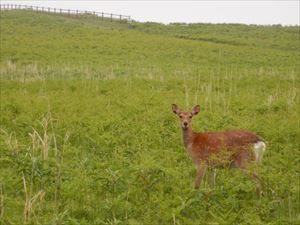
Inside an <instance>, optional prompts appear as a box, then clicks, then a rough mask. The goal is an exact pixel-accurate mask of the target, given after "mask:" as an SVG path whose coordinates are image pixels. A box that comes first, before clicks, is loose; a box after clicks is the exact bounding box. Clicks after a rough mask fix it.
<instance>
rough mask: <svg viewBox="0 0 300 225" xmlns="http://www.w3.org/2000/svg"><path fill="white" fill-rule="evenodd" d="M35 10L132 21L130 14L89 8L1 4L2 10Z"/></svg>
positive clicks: (0, 8)
mask: <svg viewBox="0 0 300 225" xmlns="http://www.w3.org/2000/svg"><path fill="white" fill-rule="evenodd" d="M19 9H22V10H34V11H37V12H46V13H57V14H63V15H69V16H71V15H75V16H76V15H93V16H96V17H99V18H101V19H102V20H104V19H108V20H110V21H124V22H128V21H131V17H130V16H125V15H120V14H113V13H104V12H95V11H88V10H72V9H61V8H51V7H41V6H31V5H16V4H0V10H19Z"/></svg>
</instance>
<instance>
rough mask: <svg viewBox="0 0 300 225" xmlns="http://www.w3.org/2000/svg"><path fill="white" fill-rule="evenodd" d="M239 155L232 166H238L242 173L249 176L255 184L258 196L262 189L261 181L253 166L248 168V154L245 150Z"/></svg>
mask: <svg viewBox="0 0 300 225" xmlns="http://www.w3.org/2000/svg"><path fill="white" fill-rule="evenodd" d="M240 156H241V157H240V158H238V160H235V162H234V166H235V167H238V168H240V169H241V170H242V171H243V172H244V174H246V175H247V176H248V177H250V178H251V180H252V181H253V182H254V183H255V186H256V194H257V195H258V196H261V194H262V191H263V186H262V182H261V179H260V178H259V176H258V175H257V173H256V172H255V168H252V169H251V168H249V167H250V166H251V165H250V164H249V159H250V156H249V155H248V154H247V152H242V153H241V154H240ZM253 170H254V171H253Z"/></svg>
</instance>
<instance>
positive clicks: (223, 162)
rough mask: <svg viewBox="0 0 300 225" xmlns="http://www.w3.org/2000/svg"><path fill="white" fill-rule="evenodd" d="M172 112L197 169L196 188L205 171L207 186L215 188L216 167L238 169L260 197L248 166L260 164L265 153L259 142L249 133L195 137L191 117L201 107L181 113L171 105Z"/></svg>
mask: <svg viewBox="0 0 300 225" xmlns="http://www.w3.org/2000/svg"><path fill="white" fill-rule="evenodd" d="M172 111H173V112H174V113H175V114H176V115H177V116H178V117H179V119H180V124H181V128H182V137H183V144H184V147H185V149H186V151H187V152H188V154H189V155H190V156H191V158H192V160H193V161H194V163H195V164H196V166H197V175H196V180H195V188H196V189H198V188H199V187H200V185H201V181H202V179H203V176H204V175H205V173H206V170H207V169H208V168H209V169H210V170H212V169H213V171H212V172H213V173H210V176H209V183H210V185H214V184H215V177H216V169H215V168H217V167H224V166H228V167H229V168H234V167H235V168H240V169H241V170H242V171H244V172H246V173H248V174H250V176H251V178H252V179H253V181H254V182H255V184H256V192H257V194H258V195H260V194H261V181H260V179H259V177H258V176H257V175H256V173H255V172H250V170H249V169H248V168H249V165H250V164H251V163H258V162H261V160H262V156H263V153H264V151H265V149H266V145H265V143H264V142H263V141H262V139H261V138H260V137H259V136H257V135H256V134H254V133H251V132H249V131H241V130H237V131H224V132H203V133H196V132H194V131H193V130H192V127H191V122H192V118H193V116H195V115H197V114H198V113H199V111H200V106H199V105H196V106H194V107H193V109H192V111H191V112H181V111H180V109H179V108H178V106H177V105H175V104H173V105H172Z"/></svg>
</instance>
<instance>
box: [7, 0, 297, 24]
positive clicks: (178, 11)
mask: <svg viewBox="0 0 300 225" xmlns="http://www.w3.org/2000/svg"><path fill="white" fill-rule="evenodd" d="M5 3H11V4H23V5H24V4H26V5H34V6H46V7H57V8H63V9H78V10H91V11H99V12H102V11H103V12H107V13H114V14H123V15H130V16H131V17H132V18H133V19H134V20H137V21H142V22H144V21H153V22H162V23H170V22H205V23H245V24H282V25H300V21H299V20H300V16H299V14H300V12H299V11H300V9H299V8H300V0H281V1H278V0H277V1H270V0H267V1H263V0H261V1H259V0H248V1H247V0H235V1H225V0H220V1H216V0H214V1H178V0H177V1H171V0H169V1H157V0H156V1H125V0H123V1H115V0H113V1H78V0H77V1H62V0H61V1H30V0H27V1H3V0H1V4H5Z"/></svg>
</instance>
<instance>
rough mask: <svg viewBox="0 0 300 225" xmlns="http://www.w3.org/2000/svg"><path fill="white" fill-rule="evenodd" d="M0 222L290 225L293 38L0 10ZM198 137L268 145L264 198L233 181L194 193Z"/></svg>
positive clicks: (241, 180)
mask: <svg viewBox="0 0 300 225" xmlns="http://www.w3.org/2000/svg"><path fill="white" fill-rule="evenodd" d="M0 31H1V59H0V69H1V70H0V72H1V117H0V124H1V127H0V129H1V130H0V135H1V136H0V168H1V169H0V209H1V210H0V221H1V223H2V224H132V225H133V224H145V225H148V224H182V225H186V224H197V225H198V224H203V225H207V224H226V225H227V224H276V225H282V224H299V223H300V220H299V213H300V211H299V208H300V189H299V187H300V183H299V180H300V179H299V178H300V177H299V163H300V155H299V147H300V146H299V139H300V131H299V125H300V124H299V115H300V109H299V72H300V71H299V69H300V68H299V66H300V65H299V62H300V55H299V49H300V46H299V27H280V26H246V25H241V24H218V25H213V24H188V25H187V24H171V25H162V24H156V23H138V22H132V23H129V24H127V23H115V22H113V23H111V22H108V21H101V20H99V19H97V18H94V17H92V16H82V17H66V16H60V15H53V14H43V13H34V12H30V11H9V12H8V11H4V12H3V11H1V27H0ZM172 103H177V104H178V105H180V106H181V107H182V108H184V109H186V110H190V109H191V107H192V106H193V105H194V104H197V103H198V104H200V106H201V112H200V114H199V115H198V116H197V117H195V118H194V119H193V127H194V129H195V130H198V131H218V130H219V131H221V130H226V129H235V128H240V129H248V130H251V131H253V132H256V133H258V134H259V135H260V136H262V137H263V138H264V139H265V141H266V142H267V146H268V147H267V152H266V154H265V156H264V159H263V163H262V165H260V166H259V168H258V171H259V174H260V176H261V177H262V179H263V182H264V185H265V191H264V196H263V197H261V198H259V197H257V196H256V195H255V186H254V184H253V183H252V182H251V181H250V180H249V179H248V178H247V177H246V176H245V175H243V173H241V172H240V171H238V170H227V169H223V170H218V177H217V185H216V187H214V188H210V187H209V186H208V185H207V184H204V185H203V186H202V188H201V189H200V190H197V191H196V190H194V189H193V179H194V177H195V168H194V165H193V163H192V161H191V159H190V158H189V157H188V156H187V154H186V152H185V150H184V149H183V146H182V143H181V130H180V127H179V122H178V121H177V120H178V119H177V118H176V117H175V116H174V114H173V113H172V112H171V104H172Z"/></svg>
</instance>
